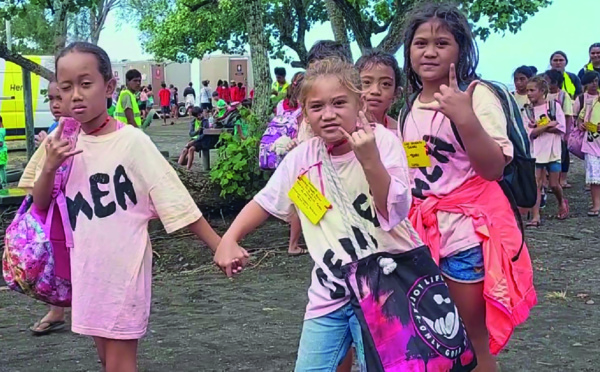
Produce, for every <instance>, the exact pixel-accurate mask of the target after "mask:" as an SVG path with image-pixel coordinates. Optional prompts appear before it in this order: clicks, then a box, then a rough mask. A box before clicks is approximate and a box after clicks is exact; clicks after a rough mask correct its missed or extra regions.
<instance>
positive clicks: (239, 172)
mask: <svg viewBox="0 0 600 372" xmlns="http://www.w3.org/2000/svg"><path fill="white" fill-rule="evenodd" d="M239 111H240V114H241V115H242V120H244V121H245V122H246V124H247V125H248V137H246V138H245V139H243V140H242V139H241V138H240V137H239V136H234V135H233V134H231V133H223V134H221V137H220V138H219V145H218V146H219V147H218V150H217V154H218V159H217V163H216V164H215V166H214V167H213V168H212V169H211V171H210V180H211V182H213V183H215V184H217V185H218V186H219V187H220V188H221V192H220V196H221V197H222V198H242V199H245V200H249V199H251V198H252V197H253V196H254V195H255V194H256V193H257V192H258V191H260V189H262V188H263V187H264V186H265V184H266V181H267V180H268V179H269V175H270V174H268V173H267V172H264V171H262V170H261V169H260V167H259V165H258V145H259V142H260V138H261V136H262V134H263V132H264V129H265V125H266V123H261V122H260V121H259V120H258V119H257V117H256V116H255V115H254V113H253V112H252V111H251V110H250V109H247V108H244V107H240V108H239Z"/></svg>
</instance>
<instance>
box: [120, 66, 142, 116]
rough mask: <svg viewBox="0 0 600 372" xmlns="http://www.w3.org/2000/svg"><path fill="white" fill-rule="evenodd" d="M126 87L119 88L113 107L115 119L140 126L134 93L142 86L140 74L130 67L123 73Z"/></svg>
mask: <svg viewBox="0 0 600 372" xmlns="http://www.w3.org/2000/svg"><path fill="white" fill-rule="evenodd" d="M125 81H126V83H127V85H126V87H127V89H123V90H121V93H120V94H119V100H118V101H117V107H116V108H115V115H114V117H115V119H117V120H118V121H120V122H122V123H125V124H130V125H133V126H134V127H140V126H141V125H142V115H141V112H140V107H139V106H138V103H137V99H136V94H137V92H139V90H140V88H141V86H142V74H141V73H140V72H139V71H138V70H136V69H132V70H129V71H127V73H126V74H125Z"/></svg>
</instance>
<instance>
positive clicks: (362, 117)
mask: <svg viewBox="0 0 600 372" xmlns="http://www.w3.org/2000/svg"><path fill="white" fill-rule="evenodd" d="M358 118H359V119H360V121H361V123H362V129H363V130H364V131H365V133H373V127H372V126H371V123H370V122H369V119H367V116H366V115H365V113H364V112H363V111H360V112H359V113H358Z"/></svg>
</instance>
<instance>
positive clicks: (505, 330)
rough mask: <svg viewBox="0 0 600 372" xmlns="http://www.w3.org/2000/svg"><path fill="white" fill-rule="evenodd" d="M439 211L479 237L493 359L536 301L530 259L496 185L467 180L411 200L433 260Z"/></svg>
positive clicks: (416, 224)
mask: <svg viewBox="0 0 600 372" xmlns="http://www.w3.org/2000/svg"><path fill="white" fill-rule="evenodd" d="M438 211H444V212H449V213H460V214H464V215H466V216H469V217H471V218H472V219H473V224H474V226H475V231H476V232H477V234H479V236H480V237H481V238H482V239H483V243H482V247H483V259H484V266H485V279H484V289H483V295H484V298H485V301H486V325H487V328H488V332H489V335H490V351H491V352H492V354H494V355H496V354H498V353H499V352H500V350H502V349H503V348H504V346H506V344H507V343H508V340H509V339H510V337H511V335H512V333H513V331H514V329H515V327H516V326H517V325H519V324H521V323H522V322H524V321H525V320H526V319H527V317H528V316H529V311H530V309H531V308H532V307H533V306H535V304H536V303H537V296H536V293H535V288H534V287H533V268H532V265H531V259H530V257H529V251H528V250H527V246H526V245H525V243H524V242H522V239H521V236H522V234H521V230H520V229H519V227H518V224H517V221H516V219H515V215H514V213H513V211H512V209H511V206H510V203H509V202H508V199H507V198H506V196H505V195H504V192H503V191H502V189H501V187H500V185H498V183H497V182H490V181H486V180H484V179H482V178H481V177H474V178H471V179H470V180H468V181H466V182H465V183H464V184H463V185H462V186H460V187H458V188H457V189H456V190H454V191H453V192H452V193H450V194H448V195H446V196H444V197H441V198H438V197H435V196H429V197H428V198H427V199H425V200H421V199H414V201H413V205H412V207H411V210H410V213H409V219H410V221H411V222H412V224H413V226H414V227H415V229H416V230H417V232H418V233H419V235H420V237H421V239H422V240H423V242H424V243H425V244H427V246H428V247H429V249H430V250H431V253H432V256H433V258H434V259H435V260H436V262H439V258H440V257H439V255H440V232H439V230H438V223H437V212H438Z"/></svg>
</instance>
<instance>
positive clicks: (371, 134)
mask: <svg viewBox="0 0 600 372" xmlns="http://www.w3.org/2000/svg"><path fill="white" fill-rule="evenodd" d="M361 93H362V92H361V90H360V77H359V74H358V72H357V71H356V69H355V68H354V67H353V66H352V65H350V64H348V63H344V62H341V61H340V60H337V59H333V60H323V61H319V62H316V63H315V64H314V65H312V66H311V67H309V69H308V70H307V72H306V75H305V78H304V82H303V84H302V90H301V94H300V96H301V98H300V101H301V106H302V109H303V113H304V118H305V119H306V120H307V121H308V123H309V124H310V126H311V128H312V130H313V131H314V133H315V134H316V137H313V138H311V139H309V140H307V141H305V142H303V143H301V144H300V145H299V146H298V147H297V148H296V149H294V151H291V152H290V153H289V154H288V155H287V156H286V157H285V158H284V159H283V161H282V163H281V164H280V165H279V167H277V170H276V171H275V173H274V174H273V176H272V177H271V179H270V180H269V183H268V184H267V186H266V187H265V188H264V189H263V190H262V191H260V192H259V193H258V195H256V196H255V197H254V200H253V201H251V202H250V203H248V205H247V206H246V207H245V208H244V209H243V210H242V212H240V214H239V215H238V217H237V218H236V219H235V221H234V222H233V224H232V225H231V227H230V228H229V230H228V231H227V233H226V234H225V236H224V237H223V240H222V241H221V244H220V245H219V248H218V249H217V253H216V255H215V262H216V263H217V264H218V265H219V266H221V267H222V268H224V270H226V272H227V273H228V274H229V275H231V274H232V273H234V272H237V271H238V270H239V267H238V266H236V264H235V262H236V260H238V261H237V262H241V261H239V260H240V259H242V258H243V252H244V251H243V250H242V248H240V246H239V245H238V242H239V241H240V240H241V239H242V238H243V237H244V236H245V235H247V234H248V233H250V232H251V231H252V230H254V229H255V228H256V227H258V226H259V225H260V224H261V223H263V222H264V221H265V220H266V219H267V218H268V217H269V215H274V216H276V217H278V218H281V219H283V220H286V221H289V219H290V218H291V217H292V216H293V215H294V214H297V215H298V216H299V217H300V222H301V225H302V231H303V233H304V237H305V239H306V245H307V247H308V251H309V253H310V255H311V257H312V259H313V260H314V262H315V266H314V269H313V272H312V280H311V286H310V288H309V291H308V306H307V308H306V314H305V317H304V325H303V328H302V336H301V339H300V346H299V350H298V359H297V362H296V371H313V370H315V371H316V370H318V371H335V369H336V367H337V366H338V365H339V363H340V362H341V361H342V360H343V358H344V356H345V355H346V353H347V352H348V350H349V348H350V345H351V344H352V343H354V345H355V348H356V357H357V358H356V359H357V361H358V363H359V365H360V366H361V371H365V370H366V365H365V356H364V352H363V350H364V349H363V343H362V336H361V328H360V326H359V322H358V320H357V316H356V314H355V313H354V310H353V308H352V306H351V304H350V292H349V289H348V287H347V285H346V282H345V281H344V276H343V274H342V270H341V267H342V266H343V265H344V264H347V263H349V262H353V261H356V260H357V259H358V257H360V256H361V254H362V252H361V251H362V247H358V246H356V243H353V242H355V241H360V242H365V241H366V240H365V239H369V240H370V239H373V241H375V242H378V243H375V244H376V245H377V244H378V250H380V251H387V252H392V251H396V252H404V251H409V250H412V249H414V248H417V247H419V246H421V242H420V241H418V238H416V236H415V237H411V230H410V224H408V222H407V221H406V217H407V214H408V209H409V207H410V199H411V198H410V191H409V188H408V174H407V167H406V163H407V160H406V156H405V154H404V151H402V147H401V146H402V144H401V143H400V141H399V140H398V138H397V137H395V136H391V135H389V132H388V131H387V130H386V129H385V128H384V127H383V126H382V125H375V126H374V127H372V126H371V124H369V123H368V122H367V121H366V119H365V117H364V115H362V114H359V111H360V108H361V107H362V106H363V103H362V102H361ZM325 162H327V163H326V165H325V164H324V163H325ZM330 164H331V167H332V168H333V171H332V172H335V174H336V177H339V180H340V182H339V184H342V185H343V186H344V190H345V192H346V194H347V196H348V204H347V205H346V203H343V204H342V202H339V201H338V202H336V201H335V200H338V199H335V193H336V191H335V187H334V186H332V184H331V182H329V178H328V177H329V176H328V175H330V174H331V173H332V172H329V171H328V169H330V167H329V165H330ZM300 184H302V185H305V186H303V187H306V185H309V184H311V185H312V186H313V187H314V190H316V191H315V192H317V193H320V194H321V195H322V196H324V197H325V198H326V199H327V200H328V201H331V202H332V203H331V207H330V208H327V206H326V205H321V204H319V206H320V207H322V209H319V208H320V207H319V208H313V209H317V210H320V211H321V212H322V213H323V214H322V215H320V216H315V215H313V214H312V213H311V208H310V207H308V209H305V208H306V206H304V205H303V204H302V203H300V202H298V203H297V204H295V203H294V202H292V196H290V195H292V194H290V190H292V189H293V190H294V191H293V192H296V191H297V190H298V187H300ZM312 207H315V206H314V205H312ZM344 211H351V213H357V214H358V216H356V218H358V219H361V218H362V219H364V225H366V229H367V230H368V234H369V235H370V237H369V236H364V234H363V233H362V232H361V231H360V230H358V229H356V230H355V229H352V228H350V227H351V226H350V225H349V224H348V223H347V218H348V216H347V214H345V213H344ZM357 234H358V235H357ZM232 266H233V267H232Z"/></svg>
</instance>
